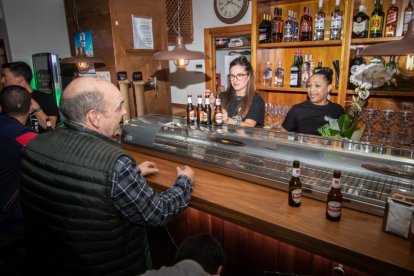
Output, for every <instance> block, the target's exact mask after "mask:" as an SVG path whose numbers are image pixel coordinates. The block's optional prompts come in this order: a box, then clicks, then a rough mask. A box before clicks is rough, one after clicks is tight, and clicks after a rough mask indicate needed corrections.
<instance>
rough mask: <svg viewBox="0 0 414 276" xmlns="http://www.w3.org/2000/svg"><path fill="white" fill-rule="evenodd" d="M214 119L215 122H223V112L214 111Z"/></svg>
mask: <svg viewBox="0 0 414 276" xmlns="http://www.w3.org/2000/svg"><path fill="white" fill-rule="evenodd" d="M214 119H215V121H216V123H217V124H221V123H222V122H223V113H216V115H215V117H214Z"/></svg>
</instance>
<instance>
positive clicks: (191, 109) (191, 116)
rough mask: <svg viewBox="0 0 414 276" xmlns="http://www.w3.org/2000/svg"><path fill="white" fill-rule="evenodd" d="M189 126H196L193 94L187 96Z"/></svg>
mask: <svg viewBox="0 0 414 276" xmlns="http://www.w3.org/2000/svg"><path fill="white" fill-rule="evenodd" d="M186 111H187V124H188V125H191V124H194V121H195V116H194V106H193V97H192V95H191V94H188V95H187V108H186Z"/></svg>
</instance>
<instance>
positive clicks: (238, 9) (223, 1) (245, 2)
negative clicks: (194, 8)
mask: <svg viewBox="0 0 414 276" xmlns="http://www.w3.org/2000/svg"><path fill="white" fill-rule="evenodd" d="M248 7H249V0H214V12H215V13H216V15H217V17H218V19H220V20H221V21H222V22H224V23H227V24H232V23H236V22H237V21H239V20H240V19H242V17H243V16H244V15H245V14H246V11H247V8H248Z"/></svg>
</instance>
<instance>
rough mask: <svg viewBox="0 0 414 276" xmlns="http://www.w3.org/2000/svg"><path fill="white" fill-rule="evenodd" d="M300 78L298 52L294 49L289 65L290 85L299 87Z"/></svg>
mask: <svg viewBox="0 0 414 276" xmlns="http://www.w3.org/2000/svg"><path fill="white" fill-rule="evenodd" d="M300 78H301V77H300V65H299V54H298V51H297V50H296V51H295V57H294V60H293V64H292V66H291V67H290V87H300Z"/></svg>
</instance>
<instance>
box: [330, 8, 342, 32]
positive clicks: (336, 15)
mask: <svg viewBox="0 0 414 276" xmlns="http://www.w3.org/2000/svg"><path fill="white" fill-rule="evenodd" d="M339 2H340V0H336V1H335V9H334V11H333V12H332V14H331V29H330V33H329V39H330V40H338V39H341V32H342V11H341V10H340V7H339Z"/></svg>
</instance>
